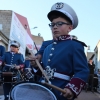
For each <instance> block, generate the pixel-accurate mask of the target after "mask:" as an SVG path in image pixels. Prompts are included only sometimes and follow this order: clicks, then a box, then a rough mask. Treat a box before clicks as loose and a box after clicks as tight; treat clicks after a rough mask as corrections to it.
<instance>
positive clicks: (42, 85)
mask: <svg viewBox="0 0 100 100" xmlns="http://www.w3.org/2000/svg"><path fill="white" fill-rule="evenodd" d="M23 83H24V84H29V83H31V84H37V85H38V86H41V87H43V88H45V89H46V90H47V91H49V92H50V93H51V94H52V95H53V97H54V98H55V100H58V98H57V96H56V95H55V93H54V92H53V91H52V90H50V89H49V88H48V87H47V86H46V85H44V84H42V83H40V82H34V81H21V82H18V83H16V84H15V85H13V86H12V88H11V90H10V92H9V97H10V99H11V100H13V98H12V97H11V93H12V90H13V89H14V88H15V87H16V86H18V85H19V86H20V85H21V84H23Z"/></svg>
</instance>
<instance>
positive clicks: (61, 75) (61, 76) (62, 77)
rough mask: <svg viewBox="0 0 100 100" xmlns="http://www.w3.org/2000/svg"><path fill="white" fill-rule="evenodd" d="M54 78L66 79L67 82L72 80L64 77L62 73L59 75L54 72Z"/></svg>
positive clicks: (66, 76)
mask: <svg viewBox="0 0 100 100" xmlns="http://www.w3.org/2000/svg"><path fill="white" fill-rule="evenodd" d="M54 77H55V78H60V79H64V80H67V81H69V80H70V76H68V75H64V74H61V73H57V72H54Z"/></svg>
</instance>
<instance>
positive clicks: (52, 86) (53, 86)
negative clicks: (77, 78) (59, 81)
mask: <svg viewBox="0 0 100 100" xmlns="http://www.w3.org/2000/svg"><path fill="white" fill-rule="evenodd" d="M41 83H43V84H45V85H48V86H50V87H51V88H54V89H56V90H58V91H60V92H61V93H64V94H65V93H66V91H64V90H63V89H61V88H59V87H57V86H55V85H52V84H49V83H47V82H41Z"/></svg>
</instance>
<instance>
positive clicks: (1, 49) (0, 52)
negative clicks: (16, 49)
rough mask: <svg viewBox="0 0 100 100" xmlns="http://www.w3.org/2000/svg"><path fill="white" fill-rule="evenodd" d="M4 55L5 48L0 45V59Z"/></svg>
mask: <svg viewBox="0 0 100 100" xmlns="http://www.w3.org/2000/svg"><path fill="white" fill-rule="evenodd" d="M4 53H5V47H4V46H2V45H0V58H1V57H2V56H3V55H4Z"/></svg>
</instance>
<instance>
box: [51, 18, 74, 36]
mask: <svg viewBox="0 0 100 100" xmlns="http://www.w3.org/2000/svg"><path fill="white" fill-rule="evenodd" d="M62 22H64V23H67V24H69V23H68V22H67V21H66V20H65V19H64V18H61V17H59V18H56V19H54V20H53V21H52V23H54V24H55V23H62ZM67 24H61V25H60V24H59V25H58V26H56V25H54V27H52V28H51V30H52V33H53V36H55V37H59V36H61V35H67V34H68V33H69V32H70V31H71V30H72V28H73V27H72V25H71V24H69V25H67Z"/></svg>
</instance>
